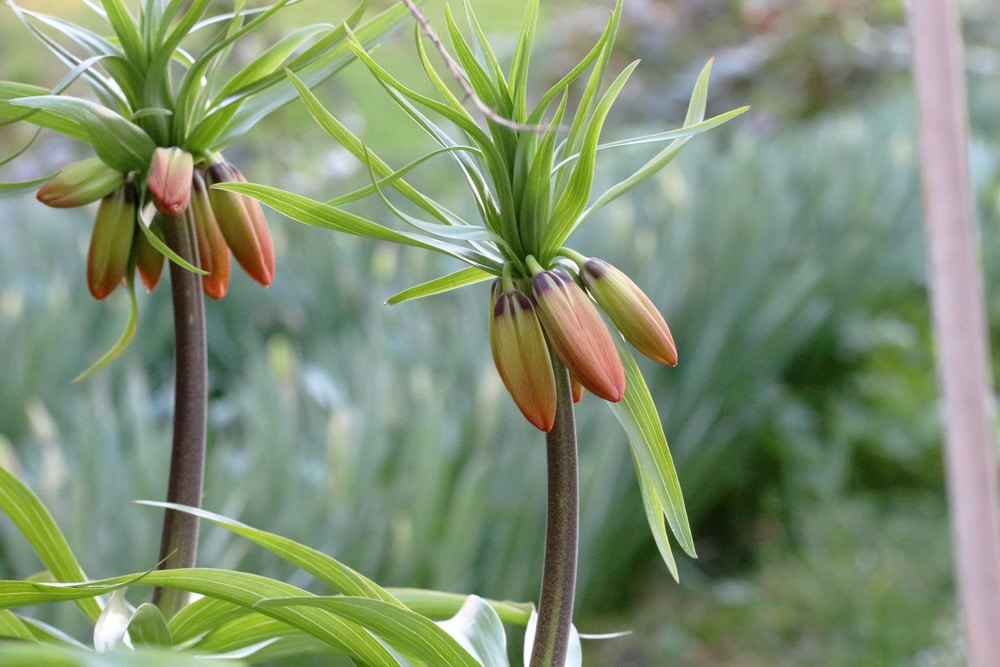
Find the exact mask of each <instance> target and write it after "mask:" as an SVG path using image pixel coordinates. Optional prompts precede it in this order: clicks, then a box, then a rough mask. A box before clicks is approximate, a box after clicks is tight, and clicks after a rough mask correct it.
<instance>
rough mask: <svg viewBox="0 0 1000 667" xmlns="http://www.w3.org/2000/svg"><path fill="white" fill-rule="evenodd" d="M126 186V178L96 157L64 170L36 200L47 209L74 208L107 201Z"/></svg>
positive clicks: (41, 190) (76, 163) (47, 185)
mask: <svg viewBox="0 0 1000 667" xmlns="http://www.w3.org/2000/svg"><path fill="white" fill-rule="evenodd" d="M124 182H125V175H124V174H122V173H121V172H120V171H116V170H114V169H112V168H111V167H109V166H108V165H106V164H104V162H102V161H101V158H99V157H92V158H87V159H86V160H80V161H79V162H74V163H73V164H71V165H68V166H66V167H63V168H62V169H61V170H60V171H59V173H58V174H56V176H55V178H53V179H52V180H51V181H49V182H47V183H46V184H45V185H43V186H42V187H41V188H39V189H38V193H37V194H36V195H35V196H36V197H37V198H38V201H40V202H42V203H43V204H45V205H46V206H52V207H54V208H72V207H74V206H83V205H84V204H89V203H91V202H95V201H97V200H98V199H103V198H104V197H107V196H108V195H110V194H111V193H112V192H114V191H115V190H116V189H117V188H118V187H119V186H120V185H121V184H122V183H124Z"/></svg>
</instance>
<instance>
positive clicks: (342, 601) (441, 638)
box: [257, 596, 480, 667]
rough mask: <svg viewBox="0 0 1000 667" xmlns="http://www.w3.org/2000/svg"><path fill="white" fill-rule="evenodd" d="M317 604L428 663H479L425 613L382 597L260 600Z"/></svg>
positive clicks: (451, 666)
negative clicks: (397, 604)
mask: <svg viewBox="0 0 1000 667" xmlns="http://www.w3.org/2000/svg"><path fill="white" fill-rule="evenodd" d="M301 606H309V607H318V608H320V609H324V610H326V611H329V612H332V613H333V614H336V615H337V616H341V617H343V618H345V619H350V620H351V621H353V622H355V623H357V624H359V625H361V626H362V627H365V628H367V629H369V630H370V631H371V632H373V633H375V634H376V635H378V636H379V637H381V638H382V639H384V640H385V641H386V642H387V643H388V644H389V645H390V646H392V647H393V648H395V649H397V650H399V651H401V652H402V653H403V654H404V655H406V656H408V657H413V658H416V659H418V660H423V661H426V662H427V663H429V664H431V665H448V667H480V665H479V663H478V662H477V661H476V660H475V659H474V658H473V657H472V656H471V655H469V653H468V651H466V650H465V649H464V648H462V645H461V644H459V642H458V641H456V640H455V639H454V638H453V637H452V636H451V635H449V634H448V633H447V632H445V631H444V630H442V629H441V628H440V627H439V626H438V625H437V624H435V623H434V622H433V621H431V620H430V619H428V618H426V617H425V616H421V615H420V614H417V613H416V612H413V611H411V610H409V609H407V608H405V607H401V606H396V605H394V604H390V603H388V602H383V601H381V600H373V599H371V598H358V597H340V596H337V597H292V598H283V599H272V600H266V601H263V602H261V603H260V604H259V605H257V608H258V609H260V610H262V611H267V610H271V609H276V608H277V609H281V608H287V607H301Z"/></svg>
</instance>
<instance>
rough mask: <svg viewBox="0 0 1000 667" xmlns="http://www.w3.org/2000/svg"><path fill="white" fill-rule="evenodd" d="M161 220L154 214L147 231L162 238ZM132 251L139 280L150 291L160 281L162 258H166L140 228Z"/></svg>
mask: <svg viewBox="0 0 1000 667" xmlns="http://www.w3.org/2000/svg"><path fill="white" fill-rule="evenodd" d="M161 220H162V218H160V216H155V217H154V218H153V222H152V223H151V224H150V225H149V231H150V232H151V233H153V234H155V235H156V236H158V237H159V238H160V240H163V232H162V231H161V230H160V227H161V225H162V223H161ZM139 224H142V223H139ZM134 252H135V266H136V268H137V269H139V280H141V281H142V284H143V285H145V286H146V289H147V290H149V291H150V292H152V291H153V288H155V287H156V284H157V283H158V282H160V275H161V274H162V273H163V260H164V259H166V258H165V257H164V256H163V253H161V252H160V251H159V250H157V249H156V248H155V247H154V246H153V244H152V243H150V242H149V239H147V238H146V235H145V234H143V233H142V230H137V233H136V235H135V248H134Z"/></svg>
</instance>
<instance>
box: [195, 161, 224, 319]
mask: <svg viewBox="0 0 1000 667" xmlns="http://www.w3.org/2000/svg"><path fill="white" fill-rule="evenodd" d="M191 214H192V215H193V216H194V229H195V232H196V234H197V235H198V263H199V268H201V269H204V270H205V271H208V274H207V275H204V276H202V277H201V286H202V290H203V291H204V292H205V294H207V295H208V296H210V297H211V298H213V299H221V298H222V297H224V296H226V290H227V288H228V287H229V247H228V246H227V245H226V240H225V239H224V238H223V237H222V231H221V230H220V229H219V223H218V222H216V219H215V213H214V211H212V204H211V202H210V201H209V194H208V186H207V185H206V184H205V176H204V174H203V173H202V170H201V169H196V170H195V171H194V177H193V179H192V181H191Z"/></svg>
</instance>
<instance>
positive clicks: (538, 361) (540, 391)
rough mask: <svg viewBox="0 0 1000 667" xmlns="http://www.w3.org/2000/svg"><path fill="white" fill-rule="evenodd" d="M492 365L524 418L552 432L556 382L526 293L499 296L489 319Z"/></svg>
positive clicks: (508, 293)
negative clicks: (494, 365)
mask: <svg viewBox="0 0 1000 667" xmlns="http://www.w3.org/2000/svg"><path fill="white" fill-rule="evenodd" d="M490 347H491V348H492V350H493V363H494V364H496V367H497V372H498V373H499V374H500V379H502V380H503V384H504V386H505V387H507V391H508V392H510V395H511V397H512V398H513V399H514V403H516V404H517V407H518V408H519V409H520V410H521V414H523V415H524V418H525V419H527V420H528V421H529V422H531V423H532V424H533V425H534V426H535V427H536V428H538V429H541V430H542V431H545V432H549V431H551V430H552V425H553V424H554V423H555V420H556V380H555V375H554V373H553V371H552V360H551V359H550V358H549V349H548V346H547V345H546V343H545V334H543V333H542V327H541V325H540V324H539V322H538V317H537V315H536V314H535V304H534V303H533V302H532V301H531V299H530V298H529V297H528V296H527V295H526V294H524V293H523V292H519V291H513V292H504V293H502V294H500V295H498V296H496V303H495V304H494V306H493V317H492V318H491V319H490Z"/></svg>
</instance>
